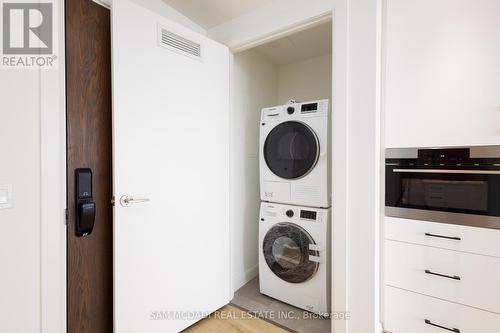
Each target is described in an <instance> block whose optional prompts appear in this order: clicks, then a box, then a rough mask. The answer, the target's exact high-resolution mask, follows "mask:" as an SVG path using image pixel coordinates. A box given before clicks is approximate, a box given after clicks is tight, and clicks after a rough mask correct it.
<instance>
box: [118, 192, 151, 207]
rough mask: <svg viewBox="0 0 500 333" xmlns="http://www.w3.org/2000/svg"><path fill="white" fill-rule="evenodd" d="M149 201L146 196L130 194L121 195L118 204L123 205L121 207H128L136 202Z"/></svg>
mask: <svg viewBox="0 0 500 333" xmlns="http://www.w3.org/2000/svg"><path fill="white" fill-rule="evenodd" d="M148 201H150V200H149V199H148V198H137V199H136V198H134V197H132V196H130V195H123V196H122V197H121V198H120V204H121V205H122V206H123V207H128V206H130V205H131V204H136V203H142V202H148Z"/></svg>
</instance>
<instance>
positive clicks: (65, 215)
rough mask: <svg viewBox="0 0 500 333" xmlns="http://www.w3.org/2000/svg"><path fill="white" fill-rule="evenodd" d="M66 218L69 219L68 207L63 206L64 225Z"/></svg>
mask: <svg viewBox="0 0 500 333" xmlns="http://www.w3.org/2000/svg"><path fill="white" fill-rule="evenodd" d="M68 219H69V214H68V208H65V209H64V225H68Z"/></svg>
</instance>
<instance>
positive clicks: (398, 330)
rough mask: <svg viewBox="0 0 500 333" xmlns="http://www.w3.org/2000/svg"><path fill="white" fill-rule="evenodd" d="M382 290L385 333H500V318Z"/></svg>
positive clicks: (390, 288) (431, 300)
mask: <svg viewBox="0 0 500 333" xmlns="http://www.w3.org/2000/svg"><path fill="white" fill-rule="evenodd" d="M385 289H386V290H385V296H386V298H385V310H386V311H385V323H384V328H385V330H386V331H388V332H391V333H446V332H448V333H449V332H456V333H498V332H499V331H500V315H497V314H494V313H491V312H487V311H482V310H478V309H474V308H470V307H467V306H464V305H459V304H455V303H450V302H446V301H443V300H439V299H436V298H432V297H428V296H424V295H420V294H416V293H413V292H410V291H405V290H401V289H398V288H393V287H386V288H385ZM426 320H427V321H428V322H427V323H426ZM433 325H438V326H442V328H440V327H437V326H433ZM453 329H456V330H455V331H453Z"/></svg>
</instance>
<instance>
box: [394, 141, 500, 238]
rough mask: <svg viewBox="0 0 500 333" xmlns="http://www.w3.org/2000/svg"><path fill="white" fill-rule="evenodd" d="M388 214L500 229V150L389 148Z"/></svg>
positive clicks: (481, 148)
mask: <svg viewBox="0 0 500 333" xmlns="http://www.w3.org/2000/svg"><path fill="white" fill-rule="evenodd" d="M385 161H386V162H385V213H386V215H387V216H393V217H402V218H409V219H418V220H425V221H434V222H443V223H454V224H462V225H470V226H476V227H485V228H494V229H500V146H476V147H454V148H397V149H395V148H394V149H387V150H386V160H385Z"/></svg>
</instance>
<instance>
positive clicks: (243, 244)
mask: <svg viewBox="0 0 500 333" xmlns="http://www.w3.org/2000/svg"><path fill="white" fill-rule="evenodd" d="M233 73H234V77H233V83H232V86H233V91H234V95H233V103H232V108H231V117H232V119H231V124H232V127H231V138H232V139H231V143H232V147H231V173H232V177H231V179H232V180H233V183H232V184H231V207H232V208H231V222H232V235H233V237H232V240H231V241H232V244H231V247H232V248H231V256H232V272H233V290H237V289H239V288H240V287H241V286H243V285H244V284H245V283H246V282H248V281H249V280H250V279H251V278H253V277H255V276H256V275H257V273H258V270H257V269H258V232H259V228H258V227H259V209H260V190H259V154H258V152H259V130H260V126H259V125H260V121H259V119H260V110H261V109H262V108H263V107H268V106H273V105H275V104H276V102H277V95H278V72H277V69H276V67H275V66H274V65H273V64H271V63H270V62H269V61H267V60H266V59H265V58H264V57H263V56H262V55H260V54H259V53H257V52H255V51H253V50H249V51H245V52H242V53H239V54H236V55H235V56H234V62H233Z"/></svg>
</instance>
